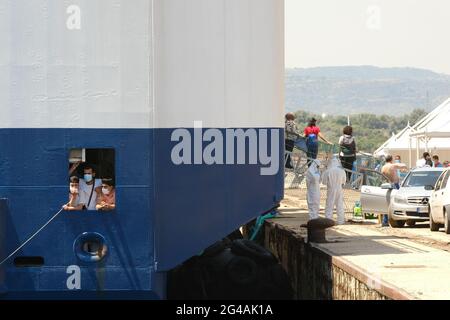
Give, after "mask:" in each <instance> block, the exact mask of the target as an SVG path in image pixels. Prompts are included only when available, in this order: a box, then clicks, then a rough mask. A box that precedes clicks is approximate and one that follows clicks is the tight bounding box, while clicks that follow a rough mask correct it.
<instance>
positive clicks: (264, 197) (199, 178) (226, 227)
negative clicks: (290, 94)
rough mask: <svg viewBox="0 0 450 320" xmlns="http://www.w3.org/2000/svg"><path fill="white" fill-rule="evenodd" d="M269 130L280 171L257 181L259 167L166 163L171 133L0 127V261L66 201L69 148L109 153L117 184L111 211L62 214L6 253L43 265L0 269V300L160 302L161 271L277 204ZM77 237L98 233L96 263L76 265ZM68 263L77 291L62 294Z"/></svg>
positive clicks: (279, 192) (279, 191)
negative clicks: (101, 249) (76, 275)
mask: <svg viewBox="0 0 450 320" xmlns="http://www.w3.org/2000/svg"><path fill="white" fill-rule="evenodd" d="M278 130H279V131H280V141H279V143H280V148H279V157H280V166H281V168H280V170H279V172H278V174H276V175H273V176H262V175H261V174H260V168H261V165H212V166H208V165H205V164H203V165H179V166H177V165H174V164H173V163H172V161H171V150H172V148H173V146H174V145H175V144H176V143H175V142H171V134H172V131H173V130H171V129H0V150H1V151H0V198H6V199H7V206H6V208H4V209H3V210H0V211H1V213H0V215H1V217H0V223H2V220H3V227H4V228H5V229H6V233H5V236H4V238H3V240H4V241H3V248H1V244H2V241H1V239H0V255H1V256H2V259H3V257H5V255H7V254H8V253H10V252H12V251H13V250H14V249H16V248H17V247H18V246H19V245H20V244H21V243H22V242H23V241H25V240H26V239H27V238H28V237H29V236H30V235H32V234H33V233H34V232H35V231H36V230H37V229H38V228H39V227H40V226H42V225H43V224H44V223H45V222H46V221H47V220H48V219H49V218H50V217H51V216H52V215H53V214H55V213H56V212H57V211H58V210H59V209H60V207H61V205H62V204H63V203H65V202H67V198H68V172H67V171H68V157H69V151H70V150H71V149H74V148H88V149H89V148H92V149H98V148H113V149H115V175H116V183H117V191H116V192H117V194H116V197H117V209H116V210H115V211H114V212H111V213H100V212H86V211H85V212H63V213H62V214H61V215H60V216H58V218H57V219H56V220H55V221H53V222H52V223H51V224H50V225H49V226H48V227H47V228H46V229H44V230H43V231H42V232H41V233H40V234H39V235H38V236H37V237H36V238H35V239H34V240H33V241H31V242H30V243H29V244H28V245H27V246H25V247H24V248H23V249H22V250H21V251H20V252H19V253H18V254H17V255H16V256H40V257H43V258H44V261H45V264H44V266H42V267H37V268H18V267H15V266H14V264H13V259H14V258H13V259H11V260H9V261H8V262H6V263H5V265H3V266H0V297H1V294H2V290H3V293H5V294H4V297H5V298H16V297H17V298H20V297H26V298H28V297H31V296H33V292H35V297H36V298H40V297H43V298H44V297H50V296H51V295H52V294H53V293H56V292H61V293H62V294H64V295H62V297H73V298H76V299H78V298H81V299H82V298H99V296H98V295H97V293H98V292H99V291H102V294H103V293H104V294H105V296H104V297H114V296H116V295H119V296H120V297H122V298H124V297H126V296H125V292H126V293H127V294H129V296H135V295H137V296H138V297H143V298H158V297H159V298H163V297H164V286H165V285H164V272H165V271H167V270H170V269H171V268H173V267H175V266H177V265H178V264H180V263H182V262H183V261H185V260H186V259H188V258H189V257H191V256H193V255H196V254H198V253H200V252H201V250H203V249H204V248H206V247H207V246H209V245H210V244H212V243H214V242H215V241H217V240H218V239H220V238H222V237H224V236H226V235H227V234H228V233H230V232H231V231H233V230H235V229H236V228H237V227H239V226H241V225H242V224H244V223H246V222H248V221H250V220H251V219H253V218H254V217H256V216H257V215H259V214H260V213H262V212H264V211H266V210H268V209H270V208H272V207H273V206H275V205H276V204H277V203H278V202H279V201H280V200H281V198H282V197H283V168H282V164H283V161H282V157H283V134H282V130H281V129H278ZM0 229H1V228H0ZM83 232H98V233H100V234H102V235H103V236H104V237H105V239H106V241H107V244H108V248H109V251H108V256H107V258H106V259H105V260H104V261H102V262H100V263H94V264H87V263H83V262H81V261H79V260H78V259H77V257H76V255H75V254H74V250H73V245H74V241H75V239H76V238H77V237H78V236H79V235H80V234H82V233H83ZM2 259H0V260H2ZM69 266H79V267H80V270H81V278H80V279H81V290H75V291H70V290H69V289H68V287H67V279H68V277H69V276H70V274H68V273H67V268H68V267H69ZM2 288H3V289H2ZM39 293H42V294H43V296H40V294H39ZM83 293H86V295H83ZM44 294H45V295H44ZM87 294H88V295H87Z"/></svg>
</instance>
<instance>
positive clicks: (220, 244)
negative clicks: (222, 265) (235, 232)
mask: <svg viewBox="0 0 450 320" xmlns="http://www.w3.org/2000/svg"><path fill="white" fill-rule="evenodd" d="M230 244H231V241H230V240H228V239H226V238H225V239H223V240H220V241H217V242H216V243H214V244H213V245H211V246H209V247H208V248H206V249H205V250H204V251H203V254H202V256H203V257H213V256H215V255H216V254H218V253H220V252H222V251H223V250H225V249H226V248H228V247H229V246H230Z"/></svg>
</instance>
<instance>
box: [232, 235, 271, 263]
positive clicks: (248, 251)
mask: <svg viewBox="0 0 450 320" xmlns="http://www.w3.org/2000/svg"><path fill="white" fill-rule="evenodd" d="M231 251H232V252H233V253H235V254H237V255H239V256H243V257H249V258H253V259H255V260H256V261H259V262H262V263H277V262H278V261H277V258H276V257H275V256H274V255H273V254H272V252H270V251H269V250H267V249H266V248H264V247H262V246H260V245H259V244H257V243H256V242H254V241H251V240H247V239H240V240H235V241H233V242H232V244H231Z"/></svg>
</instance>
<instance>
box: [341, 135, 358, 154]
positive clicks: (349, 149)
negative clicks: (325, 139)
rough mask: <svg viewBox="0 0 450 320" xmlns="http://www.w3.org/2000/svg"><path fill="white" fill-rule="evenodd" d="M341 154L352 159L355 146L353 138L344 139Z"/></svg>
mask: <svg viewBox="0 0 450 320" xmlns="http://www.w3.org/2000/svg"><path fill="white" fill-rule="evenodd" d="M341 152H342V154H343V156H344V157H352V156H354V155H355V154H356V144H355V140H354V139H353V138H351V139H347V138H346V137H344V139H343V140H342V143H341Z"/></svg>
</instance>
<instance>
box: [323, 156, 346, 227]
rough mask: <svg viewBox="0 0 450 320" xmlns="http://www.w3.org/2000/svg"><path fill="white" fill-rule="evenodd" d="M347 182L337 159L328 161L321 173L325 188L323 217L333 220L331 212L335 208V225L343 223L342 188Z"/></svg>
mask: <svg viewBox="0 0 450 320" xmlns="http://www.w3.org/2000/svg"><path fill="white" fill-rule="evenodd" d="M346 181H347V175H346V173H345V170H344V169H343V168H342V165H341V162H340V161H339V160H338V159H337V158H333V159H331V161H330V165H329V167H328V169H327V170H326V171H325V172H324V173H323V176H322V183H323V184H325V185H326V186H327V203H326V207H325V216H326V217H327V218H328V219H333V210H334V207H335V206H336V214H337V222H336V223H337V224H338V225H340V224H344V223H345V213H344V190H343V189H342V187H343V186H344V185H345V183H346Z"/></svg>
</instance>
